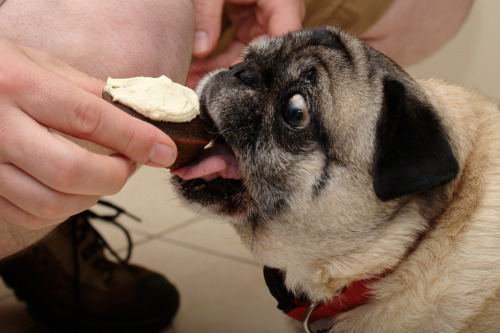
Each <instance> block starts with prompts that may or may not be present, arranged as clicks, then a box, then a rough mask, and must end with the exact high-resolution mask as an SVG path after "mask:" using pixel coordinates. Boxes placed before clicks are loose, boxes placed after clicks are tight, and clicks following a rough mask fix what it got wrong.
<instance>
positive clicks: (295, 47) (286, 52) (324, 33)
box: [243, 27, 354, 77]
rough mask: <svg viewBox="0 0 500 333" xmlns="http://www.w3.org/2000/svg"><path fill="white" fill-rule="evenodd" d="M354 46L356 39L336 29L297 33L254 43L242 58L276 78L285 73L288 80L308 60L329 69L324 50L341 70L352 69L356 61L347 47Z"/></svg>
mask: <svg viewBox="0 0 500 333" xmlns="http://www.w3.org/2000/svg"><path fill="white" fill-rule="evenodd" d="M352 43H353V40H351V39H349V38H346V36H345V33H344V32H343V31H340V30H337V29H335V28H333V27H329V28H328V29H327V28H316V29H308V30H300V31H296V32H293V33H290V34H287V35H284V36H281V37H278V38H270V39H261V40H259V41H257V42H255V43H253V44H251V45H250V47H248V48H247V49H246V50H245V53H244V54H243V55H244V59H245V61H246V62H248V63H254V64H258V67H259V68H261V70H264V71H268V72H271V73H273V74H274V75H275V76H280V73H286V76H288V77H289V76H290V75H291V74H293V73H294V72H298V71H299V68H297V67H299V66H300V67H301V68H303V67H304V66H306V65H307V59H309V62H311V63H314V64H316V65H317V64H319V65H321V66H323V67H325V68H328V67H329V64H328V63H326V61H327V59H325V53H324V52H321V50H324V49H325V48H327V49H328V50H329V51H330V52H329V53H328V56H329V57H332V56H334V57H335V63H336V64H337V65H338V66H339V67H340V66H344V67H345V66H349V67H350V66H352V65H353V62H354V59H353V58H352V52H351V51H350V50H349V49H348V47H350V45H348V44H352ZM332 51H334V52H332ZM299 60H300V63H299ZM329 63H330V64H331V63H332V62H331V61H329ZM294 65H295V67H294ZM284 76H285V75H284Z"/></svg>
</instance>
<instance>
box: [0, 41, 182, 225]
mask: <svg viewBox="0 0 500 333" xmlns="http://www.w3.org/2000/svg"><path fill="white" fill-rule="evenodd" d="M103 88H104V82H102V81H100V80H97V79H94V78H91V77H89V76H87V75H85V74H83V73H81V72H79V71H77V70H75V69H73V68H71V67H70V66H68V65H66V64H64V63H62V62H60V61H58V60H57V59H55V58H53V57H51V56H49V55H48V54H46V53H43V52H40V51H37V50H34V49H30V48H26V47H22V46H18V45H16V44H13V43H11V42H8V41H4V40H0V221H1V222H7V223H13V224H16V225H20V226H22V227H26V228H28V229H39V228H44V227H47V226H50V225H54V224H56V223H58V222H62V221H64V220H65V219H67V218H68V217H69V216H72V215H74V214H76V213H78V212H81V211H83V210H85V209H87V208H89V207H90V206H92V205H93V204H95V203H96V202H97V200H98V198H99V197H100V196H101V195H108V194H114V193H116V192H117V191H119V190H120V189H121V188H122V187H123V185H124V184H125V182H126V181H127V179H128V177H129V176H130V175H131V174H132V173H133V172H134V171H135V168H136V163H135V162H139V163H142V164H146V165H152V166H169V165H170V164H171V163H173V161H174V159H175V155H176V147H175V144H174V143H173V141H172V140H171V139H170V138H169V137H168V136H167V135H166V134H164V133H163V132H162V131H160V130H159V129H157V128H155V127H154V126H152V125H150V124H147V123H145V122H142V121H140V120H138V119H135V118H133V117H131V116H129V115H127V114H125V113H124V112H122V111H120V110H119V109H118V108H116V107H114V106H112V105H111V104H110V103H108V102H106V101H104V100H103V99H102V98H101V97H100V96H101V91H102V89H103ZM49 129H51V130H49ZM52 129H53V130H56V131H58V132H61V133H64V134H66V135H69V136H72V137H78V138H80V139H84V140H88V141H91V142H94V143H96V144H98V145H101V146H104V147H107V148H109V149H111V150H112V151H116V152H118V153H119V154H112V155H109V156H108V155H101V154H96V153H93V152H90V151H89V150H86V149H84V148H82V147H80V146H79V145H77V144H76V143H74V142H72V141H70V140H68V139H67V138H65V137H63V136H62V135H60V134H59V133H57V132H54V131H52Z"/></svg>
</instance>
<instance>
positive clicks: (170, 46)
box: [100, 0, 194, 83]
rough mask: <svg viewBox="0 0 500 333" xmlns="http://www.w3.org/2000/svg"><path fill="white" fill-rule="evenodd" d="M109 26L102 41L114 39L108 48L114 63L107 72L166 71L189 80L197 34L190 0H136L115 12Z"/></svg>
mask: <svg viewBox="0 0 500 333" xmlns="http://www.w3.org/2000/svg"><path fill="white" fill-rule="evenodd" d="M119 2H121V1H119ZM121 3H123V2H121ZM111 15H113V14H111ZM120 15H123V16H124V17H123V18H122V17H120ZM122 19H123V21H121V20H122ZM120 21H121V22H120ZM105 28H106V29H107V31H106V34H105V35H104V36H102V37H104V40H103V41H101V43H100V44H101V45H103V44H107V43H110V45H111V47H109V48H107V49H105V55H106V57H105V58H106V61H107V62H110V63H108V66H107V68H106V70H107V72H106V73H103V74H106V75H108V76H115V77H132V76H138V75H141V76H153V77H155V76H159V75H162V74H165V75H167V76H169V77H170V78H172V80H174V81H176V82H180V83H184V82H185V80H186V75H187V71H188V69H189V64H190V61H191V53H192V47H193V34H194V13H193V8H192V4H191V1H190V0H167V1H165V0H157V1H140V2H139V1H135V2H133V3H131V5H130V6H127V8H126V12H119V13H116V14H114V17H112V20H111V21H110V22H107V25H106V27H105ZM106 35H107V36H106ZM113 60H115V61H116V63H114V62H113Z"/></svg>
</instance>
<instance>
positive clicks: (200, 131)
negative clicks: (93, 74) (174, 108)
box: [102, 91, 213, 170]
mask: <svg viewBox="0 0 500 333" xmlns="http://www.w3.org/2000/svg"><path fill="white" fill-rule="evenodd" d="M102 97H103V98H104V99H105V100H106V101H108V102H110V103H111V104H113V105H114V106H116V107H118V108H119V109H121V110H123V111H125V112H126V113H128V114H129V115H131V116H134V117H136V118H138V119H140V120H143V121H145V122H148V123H150V124H152V125H154V126H156V127H158V128H159V129H161V130H162V131H163V132H165V133H166V134H167V135H168V136H169V137H170V138H171V139H172V140H173V141H174V142H175V144H176V146H177V159H176V160H175V162H174V164H172V165H171V166H170V169H171V170H175V169H179V168H180V167H183V166H185V165H188V164H190V163H191V162H194V160H196V158H198V156H199V155H200V154H201V152H202V151H203V149H204V148H205V146H206V145H207V144H208V143H209V142H210V140H212V138H213V136H212V135H211V134H210V133H208V132H207V131H206V130H205V128H204V127H203V123H202V121H201V119H200V117H199V116H198V117H196V118H195V119H193V120H191V121H190V122H185V123H174V122H165V121H155V120H151V119H149V118H147V117H144V116H143V115H141V114H140V113H137V112H136V111H134V110H133V109H131V108H129V107H128V106H126V105H123V104H121V103H118V102H113V97H112V96H111V95H110V94H109V93H108V92H106V91H103V93H102Z"/></svg>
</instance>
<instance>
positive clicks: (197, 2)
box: [193, 0, 224, 58]
mask: <svg viewBox="0 0 500 333" xmlns="http://www.w3.org/2000/svg"><path fill="white" fill-rule="evenodd" d="M193 5H194V12H195V17H196V21H195V34H194V46H193V55H194V56H195V57H197V58H203V57H205V56H207V55H209V54H210V53H211V52H212V51H213V50H214V48H215V45H216V44H217V40H218V39H219V36H220V31H221V20H222V10H223V6H224V0H212V1H205V0H193Z"/></svg>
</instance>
